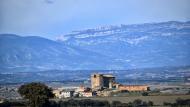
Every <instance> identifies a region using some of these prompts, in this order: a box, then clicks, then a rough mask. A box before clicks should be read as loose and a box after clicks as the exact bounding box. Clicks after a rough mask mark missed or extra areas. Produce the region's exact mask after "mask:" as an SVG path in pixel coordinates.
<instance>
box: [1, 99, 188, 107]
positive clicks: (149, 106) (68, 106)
mask: <svg viewBox="0 0 190 107" xmlns="http://www.w3.org/2000/svg"><path fill="white" fill-rule="evenodd" d="M157 106H158V105H154V103H153V102H152V101H148V102H145V101H142V100H140V99H136V100H134V101H133V102H128V103H122V102H120V101H112V102H111V103H110V102H108V101H100V100H91V99H82V100H74V99H70V100H67V101H59V102H54V101H51V102H49V103H48V105H46V107H157ZM161 106H162V105H161ZM164 106H167V107H190V99H186V100H183V99H177V100H176V102H175V103H167V102H165V103H164ZM0 107H26V106H25V105H24V102H8V101H6V102H4V103H0ZM159 107H160V106H159Z"/></svg>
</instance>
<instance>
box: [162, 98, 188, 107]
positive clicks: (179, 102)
mask: <svg viewBox="0 0 190 107" xmlns="http://www.w3.org/2000/svg"><path fill="white" fill-rule="evenodd" d="M164 105H165V106H171V107H183V106H184V107H190V99H186V100H183V99H180V98H178V99H177V100H176V102H175V103H168V102H164Z"/></svg>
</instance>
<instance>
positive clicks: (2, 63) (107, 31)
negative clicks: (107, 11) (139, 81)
mask: <svg viewBox="0 0 190 107" xmlns="http://www.w3.org/2000/svg"><path fill="white" fill-rule="evenodd" d="M189 49H190V23H189V21H188V22H177V21H169V22H162V23H150V24H149V23H146V24H135V25H120V26H106V27H99V28H94V29H86V30H81V31H77V32H72V33H70V34H66V35H62V36H59V37H57V40H56V41H53V40H49V39H45V38H42V37H38V36H23V37H22V36H19V35H14V34H0V72H6V71H11V72H21V71H30V72H35V71H39V70H40V71H41V70H42V71H43V70H51V69H58V70H91V69H97V70H102V69H103V70H125V69H137V68H155V67H164V66H168V67H175V66H186V65H190V50H189Z"/></svg>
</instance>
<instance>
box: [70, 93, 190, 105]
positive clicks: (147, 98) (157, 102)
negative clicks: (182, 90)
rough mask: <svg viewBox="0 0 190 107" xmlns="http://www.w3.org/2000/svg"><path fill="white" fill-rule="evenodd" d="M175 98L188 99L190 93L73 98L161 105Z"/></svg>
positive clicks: (171, 101)
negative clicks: (147, 102) (143, 102)
mask: <svg viewBox="0 0 190 107" xmlns="http://www.w3.org/2000/svg"><path fill="white" fill-rule="evenodd" d="M177 98H181V99H190V95H168V96H166V95H165V96H129V97H92V98H74V99H78V100H80V99H92V100H107V101H110V102H112V101H121V102H123V103H124V102H126V103H127V102H132V101H134V100H135V99H141V100H142V101H153V102H154V104H155V105H163V103H164V102H170V103H174V102H175V101H176V99H177Z"/></svg>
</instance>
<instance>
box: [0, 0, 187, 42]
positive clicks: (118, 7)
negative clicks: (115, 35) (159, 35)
mask: <svg viewBox="0 0 190 107" xmlns="http://www.w3.org/2000/svg"><path fill="white" fill-rule="evenodd" d="M171 20H172V21H189V20H190V0H0V34H1V33H13V34H18V35H22V36H25V35H32V36H43V37H47V38H51V39H53V38H55V37H56V36H59V35H61V34H66V33H69V32H71V31H73V30H80V29H84V28H94V27H98V26H101V25H120V24H136V23H147V22H162V21H171Z"/></svg>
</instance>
